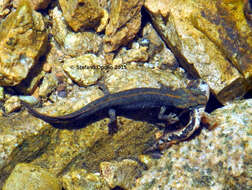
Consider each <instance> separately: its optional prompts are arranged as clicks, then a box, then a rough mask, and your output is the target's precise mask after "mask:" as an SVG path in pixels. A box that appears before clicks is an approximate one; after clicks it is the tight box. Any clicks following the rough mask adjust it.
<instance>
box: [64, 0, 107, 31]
mask: <svg viewBox="0 0 252 190" xmlns="http://www.w3.org/2000/svg"><path fill="white" fill-rule="evenodd" d="M59 3H60V7H61V9H62V11H63V15H64V18H65V19H66V21H67V23H68V24H69V26H70V27H71V28H72V29H73V30H74V31H78V30H79V29H80V28H94V27H96V26H98V25H99V23H100V20H101V18H102V17H103V14H104V12H103V9H102V8H101V7H99V5H98V2H97V0H59Z"/></svg>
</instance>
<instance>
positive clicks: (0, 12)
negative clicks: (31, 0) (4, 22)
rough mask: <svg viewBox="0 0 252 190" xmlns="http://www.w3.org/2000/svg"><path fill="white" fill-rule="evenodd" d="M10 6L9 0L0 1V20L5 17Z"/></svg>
mask: <svg viewBox="0 0 252 190" xmlns="http://www.w3.org/2000/svg"><path fill="white" fill-rule="evenodd" d="M10 6H11V1H10V0H2V1H0V18H1V17H4V16H5V15H7V14H8V13H9V12H10V10H9V9H8V8H9V7H10Z"/></svg>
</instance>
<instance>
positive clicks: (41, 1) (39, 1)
mask: <svg viewBox="0 0 252 190" xmlns="http://www.w3.org/2000/svg"><path fill="white" fill-rule="evenodd" d="M22 1H23V0H14V1H13V6H14V7H16V8H17V7H18V6H19V4H20V3H22ZM28 1H29V2H30V4H31V7H32V8H33V9H34V10H39V9H45V8H47V6H48V5H49V3H51V0H28Z"/></svg>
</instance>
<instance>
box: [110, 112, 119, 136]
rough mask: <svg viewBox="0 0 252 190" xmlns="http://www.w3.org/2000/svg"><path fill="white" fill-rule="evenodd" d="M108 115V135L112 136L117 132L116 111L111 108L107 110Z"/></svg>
mask: <svg viewBox="0 0 252 190" xmlns="http://www.w3.org/2000/svg"><path fill="white" fill-rule="evenodd" d="M108 115H109V118H110V121H109V124H108V127H109V134H110V135H112V134H114V133H116V132H117V131H118V127H117V119H116V111H115V110H114V109H112V108H110V109H109V110H108Z"/></svg>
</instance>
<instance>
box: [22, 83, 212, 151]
mask: <svg viewBox="0 0 252 190" xmlns="http://www.w3.org/2000/svg"><path fill="white" fill-rule="evenodd" d="M208 93H209V88H208V86H207V85H206V84H205V83H203V82H202V81H200V80H196V81H194V82H193V83H192V84H191V85H190V87H188V88H178V89H172V88H169V87H166V86H161V88H160V89H159V88H134V89H130V90H125V91H121V92H117V93H114V94H106V95H105V96H103V97H101V98H99V99H97V100H95V101H93V102H91V103H89V104H87V105H86V106H84V107H83V108H81V109H80V110H78V111H75V112H73V113H70V114H67V115H64V116H58V117H51V116H48V115H44V114H41V113H39V112H37V111H36V110H34V109H33V108H31V106H30V105H29V104H27V103H25V102H22V103H23V105H24V106H25V107H26V108H27V109H28V111H29V112H30V113H31V114H32V115H33V116H35V117H37V118H40V119H42V120H44V121H46V122H48V123H50V124H52V125H53V126H54V127H57V128H61V129H62V128H66V129H73V128H81V127H85V126H86V125H87V124H89V123H92V122H94V121H96V120H100V119H102V118H105V117H109V118H110V122H109V133H110V134H113V133H114V132H116V131H117V125H116V124H117V123H116V122H117V121H116V116H118V115H120V116H125V117H128V118H133V119H139V118H138V117H136V111H139V110H140V111H141V113H143V114H144V115H145V116H143V118H142V119H141V118H140V119H141V120H146V121H149V122H152V123H160V122H161V123H162V122H164V123H166V124H167V125H172V124H174V123H178V122H180V120H181V119H183V117H184V116H183V115H184V114H183V113H184V112H187V113H188V115H189V116H188V120H187V122H186V123H185V124H184V126H185V127H184V128H183V129H182V130H181V131H180V132H179V133H178V134H172V135H167V134H165V135H163V136H162V137H160V138H159V139H158V141H157V143H156V144H155V145H154V146H153V149H158V148H165V147H167V146H169V145H170V144H171V143H176V142H178V141H180V140H183V139H186V138H188V137H189V136H190V135H191V134H192V133H193V132H194V131H195V130H196V129H197V128H198V127H199V123H200V119H201V115H202V113H203V112H204V108H205V105H206V103H207V101H208ZM150 110H156V113H155V114H153V112H152V111H150ZM157 110H158V111H157ZM166 113H168V114H166ZM179 113H181V114H179ZM146 114H147V115H146ZM140 115H141V114H140Z"/></svg>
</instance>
